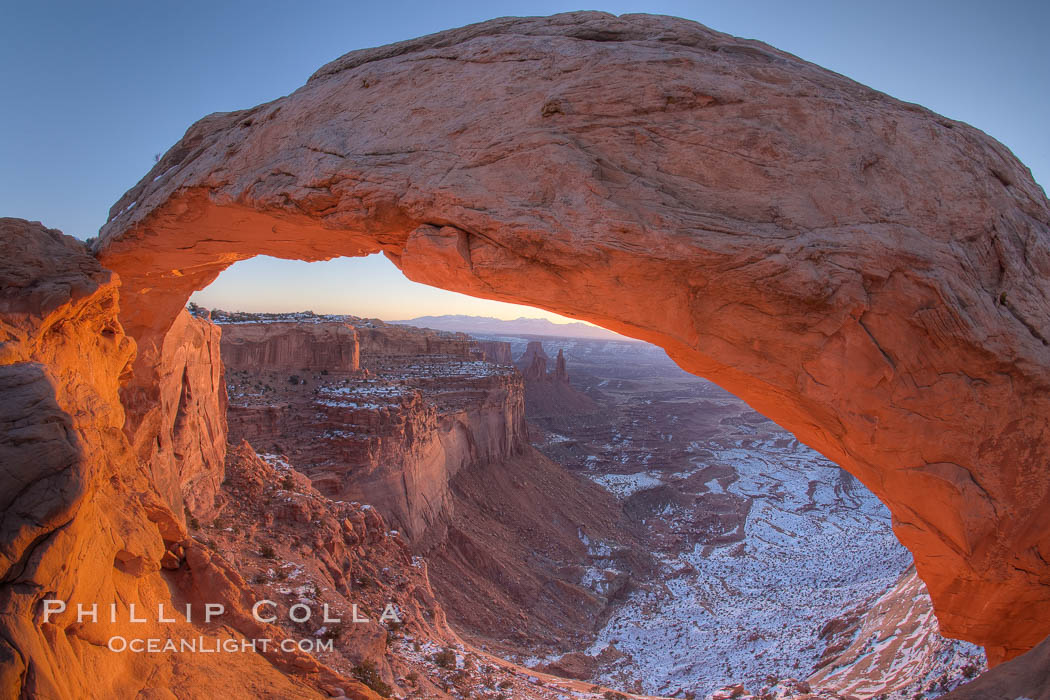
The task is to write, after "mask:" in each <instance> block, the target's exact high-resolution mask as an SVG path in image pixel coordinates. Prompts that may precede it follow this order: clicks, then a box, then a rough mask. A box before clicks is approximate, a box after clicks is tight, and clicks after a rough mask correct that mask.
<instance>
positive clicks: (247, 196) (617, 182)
mask: <svg viewBox="0 0 1050 700" xmlns="http://www.w3.org/2000/svg"><path fill="white" fill-rule="evenodd" d="M96 251H97V254H98V257H99V259H100V260H101V262H102V263H103V265H104V266H106V267H108V268H110V269H112V270H115V271H116V272H118V273H119V275H120V277H121V278H122V280H123V287H122V292H121V306H122V321H123V323H124V326H125V328H126V329H127V331H128V332H129V334H131V335H132V336H134V337H135V338H136V339H137V341H138V343H139V358H138V360H137V363H136V376H135V380H134V381H133V382H132V383H131V384H130V385H129V386H128V387H127V388H126V389H125V392H124V403H125V407H126V408H127V409H128V411H129V424H128V430H129V431H131V432H135V431H141V430H148V428H147V427H146V426H148V421H145V422H143V420H142V419H143V416H144V415H145V414H146V413H147V410H148V406H149V401H150V392H151V387H152V386H153V385H154V381H153V377H152V374H151V373H152V371H153V367H154V366H155V364H156V363H157V361H158V355H159V353H160V349H161V343H162V339H163V335H164V332H165V331H166V330H167V328H168V327H169V326H170V324H171V323H172V321H173V319H174V318H175V315H176V313H177V311H178V310H179V309H180V308H181V307H182V306H183V304H184V303H185V301H186V300H187V298H188V297H189V295H190V294H191V293H192V292H193V291H194V290H196V289H199V288H202V287H204V286H205V285H207V284H208V283H209V282H210V281H211V280H212V279H214V278H215V276H216V275H217V274H218V273H219V272H220V271H221V270H222V269H224V268H225V267H227V266H228V265H230V264H232V263H233V262H235V261H237V260H240V259H244V258H247V257H251V256H253V255H257V254H268V255H275V256H279V257H286V258H299V259H304V260H318V259H324V258H330V257H334V256H340V255H363V254H367V253H373V252H379V251H382V252H384V253H385V254H386V255H387V256H389V257H390V258H391V259H392V260H393V261H394V262H395V263H396V264H397V265H398V266H399V267H400V268H401V269H402V271H403V272H404V273H405V274H406V275H407V276H408V277H410V278H411V279H414V280H416V281H420V282H425V283H428V284H433V285H437V286H441V287H445V288H448V289H453V290H456V291H461V292H466V293H468V294H474V295H477V296H484V297H489V298H494V299H503V300H508V301H515V302H519V303H526V304H531V305H534V306H538V307H542V308H545V309H549V310H552V311H556V312H559V313H562V314H566V315H569V316H573V317H576V318H581V319H586V320H589V321H593V322H595V323H598V324H601V325H603V326H606V327H608V328H611V329H614V330H616V331H619V332H621V333H625V334H627V335H631V336H634V337H637V338H642V339H645V340H647V341H650V342H653V343H656V344H659V345H661V346H663V347H664V348H666V349H667V350H668V352H669V353H670V354H671V356H672V357H673V358H674V359H675V360H676V361H677V362H678V363H679V364H680V365H681V366H682V367H684V368H686V369H688V370H689V371H692V372H694V373H696V374H699V375H702V376H704V377H707V378H709V379H712V380H714V381H715V382H717V383H719V384H721V385H722V386H723V387H725V388H726V389H728V390H730V391H732V392H734V393H735V394H737V395H738V396H740V397H742V398H744V399H745V400H747V401H748V402H749V403H750V404H751V405H752V406H754V407H755V408H756V409H757V410H759V411H761V412H763V413H764V414H766V415H767V416H769V417H770V418H772V419H774V420H775V421H777V422H778V423H780V424H781V425H783V426H784V427H786V428H788V429H790V430H791V431H793V432H794V433H795V434H796V435H797V436H798V437H799V438H800V439H801V440H802V441H804V442H806V443H807V444H809V445H811V446H812V447H814V448H816V449H818V450H819V451H821V452H823V453H824V454H825V455H827V456H828V457H830V458H831V459H833V460H835V461H836V462H838V463H839V464H841V465H842V466H844V467H845V468H847V469H848V470H849V471H851V472H852V473H853V474H855V475H856V476H857V477H859V478H860V479H861V480H862V481H863V482H864V483H865V484H866V485H867V486H868V487H869V488H871V489H872V490H873V491H874V492H875V493H876V494H877V495H878V496H879V497H880V498H881V499H882V500H883V501H884V502H885V503H887V505H889V507H890V508H891V510H892V511H893V514H894V523H895V530H896V532H897V534H898V536H899V538H900V539H901V541H902V542H903V543H904V544H905V545H907V546H908V547H909V549H911V550H912V552H913V553H914V554H915V558H916V564H917V567H918V571H919V573H920V575H921V576H922V578H923V579H924V580H925V581H926V583H927V584H928V586H929V589H930V592H931V595H932V597H933V600H934V602H935V605H936V608H937V611H938V614H939V618H940V621H941V625H942V629H943V631H944V633H945V634H947V635H950V636H957V637H961V638H964V639H968V640H971V641H974V642H978V643H981V644H984V645H985V646H986V647H987V648H988V651H989V656H990V659H991V661H992V662H993V663H994V662H998V661H1001V660H1003V659H1007V658H1010V657H1012V656H1015V655H1017V654H1018V653H1020V652H1023V651H1025V650H1027V649H1029V648H1031V647H1032V646H1034V645H1035V644H1036V643H1038V642H1039V641H1040V640H1041V639H1042V638H1043V637H1045V636H1046V635H1047V634H1048V633H1050V509H1048V508H1046V502H1047V498H1048V495H1050V479H1048V477H1047V466H1048V458H1050V427H1048V424H1047V417H1048V416H1050V398H1048V397H1050V394H1048V389H1050V347H1048V345H1047V342H1048V339H1050V282H1048V278H1050V205H1048V202H1047V199H1046V197H1045V194H1044V193H1043V191H1042V190H1041V189H1040V188H1039V187H1038V185H1036V184H1035V183H1034V182H1033V180H1032V178H1031V175H1030V173H1029V172H1028V170H1027V169H1026V168H1025V167H1024V166H1023V165H1022V164H1021V163H1020V162H1018V161H1017V159H1016V158H1014V157H1013V155H1012V154H1011V153H1010V152H1009V151H1008V150H1007V149H1006V148H1004V147H1003V146H1002V145H1000V144H999V143H997V142H996V141H994V140H993V139H991V138H989V137H988V136H986V135H984V134H983V133H981V132H979V131H977V130H975V129H973V128H971V127H969V126H967V125H965V124H962V123H959V122H955V121H951V120H948V119H945V118H943V117H940V116H938V115H936V114H933V113H931V112H929V111H927V110H925V109H923V108H921V107H918V106H915V105H911V104H906V103H903V102H900V101H897V100H894V99H892V98H890V97H888V96H886V95H883V94H881V93H878V92H875V91H873V90H871V89H869V88H866V87H864V86H861V85H859V84H857V83H854V82H852V81H850V80H848V79H846V78H844V77H842V76H839V75H837V74H834V73H831V72H829V71H826V70H824V69H821V68H819V67H817V66H814V65H812V64H808V63H806V62H804V61H801V60H800V59H798V58H796V57H793V56H791V55H788V54H786V53H783V52H780V51H777V50H775V49H773V48H771V47H769V46H766V45H764V44H761V43H758V42H753V41H746V40H741V39H737V38H733V37H730V36H727V35H724V34H720V33H717V32H714V31H711V30H709V29H706V28H704V27H702V26H700V25H697V24H694V23H691V22H687V21H684V20H678V19H672V18H665V17H652V16H641V15H631V16H624V17H620V18H616V17H613V16H610V15H605V14H601V13H574V14H568V15H558V16H555V17H551V18H542V19H502V20H494V21H492V22H487V23H484V24H480V25H474V26H471V27H466V28H463V29H459V30H454V31H449V32H443V33H440V34H436V35H433V36H430V37H424V38H422V39H417V40H413V41H409V42H402V43H400V44H394V45H391V46H388V47H382V48H378V49H370V50H364V51H356V52H353V53H350V54H347V55H346V56H344V57H342V58H340V59H338V60H336V61H334V62H332V63H331V64H329V65H327V66H325V67H323V68H321V69H320V70H319V71H318V72H317V73H315V74H314V76H313V77H312V78H311V79H310V80H309V82H308V83H307V84H306V85H305V86H303V87H302V88H300V89H299V90H297V91H296V92H295V93H293V94H292V95H289V96H287V97H283V98H280V99H277V100H275V101H273V102H271V103H268V104H264V105H260V106H258V107H254V108H252V109H248V110H243V111H240V112H233V113H227V114H215V115H211V116H209V117H206V118H204V119H202V120H201V121H200V122H198V123H197V124H195V125H194V126H193V127H191V128H190V129H189V131H188V132H187V133H186V135H185V137H184V138H183V139H182V141H180V142H179V143H178V144H177V145H176V146H175V147H173V148H172V149H171V150H170V151H169V152H168V153H167V154H166V155H165V156H164V158H163V159H162V160H161V161H160V162H159V163H158V164H157V165H156V167H155V168H154V169H153V170H152V171H151V172H150V173H149V174H148V175H147V176H146V177H145V178H143V180H142V181H141V182H140V183H139V184H138V185H137V186H136V187H134V188H133V189H132V190H131V191H129V192H128V193H127V194H126V195H125V196H124V198H123V199H122V200H121V201H120V202H119V203H118V204H117V205H115V206H114V208H113V210H112V212H111V217H110V221H109V223H107V225H106V226H105V227H104V229H103V232H102V236H101V239H100V241H99V242H98V243H97V244H96Z"/></svg>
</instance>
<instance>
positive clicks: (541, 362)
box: [517, 340, 550, 382]
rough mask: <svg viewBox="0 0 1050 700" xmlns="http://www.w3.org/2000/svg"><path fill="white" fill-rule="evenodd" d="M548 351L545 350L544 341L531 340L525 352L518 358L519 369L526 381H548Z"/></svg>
mask: <svg viewBox="0 0 1050 700" xmlns="http://www.w3.org/2000/svg"><path fill="white" fill-rule="evenodd" d="M549 359H550V358H549V357H547V353H546V352H544V350H543V343H541V342H539V341H538V340H530V341H529V344H528V346H526V348H525V353H524V354H523V355H522V356H521V357H519V358H518V362H517V365H518V369H520V370H521V376H522V377H524V378H525V381H526V382H545V381H547V361H548V360H549Z"/></svg>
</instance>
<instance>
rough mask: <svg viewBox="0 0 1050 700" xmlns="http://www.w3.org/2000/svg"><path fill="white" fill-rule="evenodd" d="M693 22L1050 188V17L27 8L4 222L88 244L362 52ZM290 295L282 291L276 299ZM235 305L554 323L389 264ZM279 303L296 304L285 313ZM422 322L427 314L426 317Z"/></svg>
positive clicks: (237, 271)
mask: <svg viewBox="0 0 1050 700" xmlns="http://www.w3.org/2000/svg"><path fill="white" fill-rule="evenodd" d="M574 9H600V10H605V11H608V12H613V13H616V14H620V13H624V12H653V13H658V14H670V15H677V16H680V17H687V18H689V19H694V20H697V21H699V22H702V23H704V24H706V25H708V26H710V27H713V28H714V29H718V30H720V31H725V32H729V33H731V34H736V35H739V36H745V37H750V38H755V39H759V40H762V41H765V42H767V43H770V44H772V45H774V46H776V47H778V48H781V49H784V50H786V51H790V52H791V53H794V54H797V55H798V56H801V57H802V58H804V59H806V60H809V61H813V62H815V63H818V64H820V65H823V66H825V67H827V68H830V69H832V70H835V71H837V72H839V73H843V74H844V75H847V76H849V77H851V78H853V79H855V80H858V81H860V82H862V83H865V84H867V85H870V86H872V87H874V88H876V89H878V90H882V91H884V92H887V93H889V94H891V95H894V96H895V97H898V98H901V99H904V100H909V101H912V102H918V103H920V104H923V105H925V106H927V107H929V108H931V109H933V110H935V111H937V112H940V113H941V114H944V115H946V116H948V117H951V118H953V119H960V120H962V121H966V122H969V123H971V124H973V125H974V126H976V127H978V128H980V129H982V130H984V131H986V132H988V133H989V134H991V135H992V136H994V137H995V138H997V139H999V140H1000V141H1002V142H1003V143H1004V144H1005V145H1006V146H1008V147H1009V148H1010V149H1011V150H1013V152H1014V153H1015V154H1017V155H1018V157H1020V158H1021V160H1022V161H1024V162H1025V163H1026V164H1027V165H1028V166H1029V167H1030V168H1031V169H1032V172H1033V174H1034V176H1035V178H1036V180H1037V181H1038V182H1039V183H1040V184H1042V185H1043V186H1044V187H1045V186H1046V184H1047V183H1048V182H1050V129H1048V128H1047V124H1048V123H1050V41H1047V38H1046V37H1047V35H1048V33H1050V2H1046V1H1045V0H1043V1H1036V0H1012V1H1011V0H1004V1H1001V2H997V3H991V2H976V1H973V0H957V1H955V2H940V1H937V2H923V1H922V0H912V1H911V2H900V1H898V0H883V1H880V2H854V1H851V0H838V1H836V2H784V1H783V0H780V1H772V0H755V1H751V2H746V1H738V2H732V1H730V0H723V1H722V2H701V1H695V2H682V1H677V2H675V1H666V2H658V1H655V0H639V1H638V2H606V3H602V4H601V5H599V6H591V7H584V8H581V7H580V6H579V5H577V4H574V3H569V2H554V1H549V2H528V1H519V2H510V1H504V2H492V1H490V2H456V1H454V0H450V1H449V2H444V3H436V2H398V1H397V0H388V1H387V2H369V3H360V2H310V1H309V0H303V1H302V2H297V3H288V2H269V1H268V0H253V1H252V2H250V3H249V2H243V3H241V2H221V0H212V1H211V2H197V1H196V0H185V1H181V2H174V1H163V0H149V1H147V2H134V3H132V2H106V1H105V0H102V1H100V2H48V1H47V0H38V1H36V2H14V1H13V0H5V2H4V5H3V8H2V9H0V65H2V66H3V68H2V69H0V95H2V96H3V108H2V109H0V163H2V164H3V167H2V168H0V215H3V216H18V217H23V218H26V219H33V220H40V221H43V222H44V223H45V224H47V225H48V226H51V227H54V228H60V229H62V230H64V231H65V232H66V233H70V234H72V235H75V236H78V237H80V238H86V237H88V236H91V235H94V234H95V233H96V232H97V230H98V228H99V227H100V226H101V225H102V224H103V223H104V221H105V219H106V215H107V212H108V210H109V207H110V205H111V204H112V203H113V202H115V201H116V200H117V199H119V198H120V196H121V195H122V194H123V192H124V191H125V190H127V189H128V188H129V187H131V186H132V185H134V184H135V182H137V181H138V179H139V178H140V177H141V176H142V175H144V174H145V173H146V172H147V171H148V170H149V169H150V167H152V164H153V158H154V155H155V154H157V153H162V152H164V151H166V150H167V149H168V148H169V147H170V146H171V145H172V144H174V143H175V142H176V141H177V140H178V139H179V138H180V137H181V136H182V134H183V132H184V131H185V130H186V128H187V127H188V126H189V125H190V124H191V123H193V122H194V121H196V120H197V119H199V118H200V117H202V116H204V115H206V114H209V113H211V112H217V111H227V110H233V109H241V108H244V107H249V106H252V105H255V104H258V103H260V102H265V101H268V100H271V99H273V98H275V97H278V96H280V95H284V94H287V93H289V92H291V91H292V90H294V89H295V88H297V87H299V86H300V85H302V84H303V83H304V82H305V81H306V78H307V77H308V76H309V75H310V73H312V72H313V71H314V70H315V69H316V68H317V67H319V66H320V65H322V64H323V63H325V62H327V61H330V60H331V59H333V58H336V57H337V56H340V55H342V54H343V53H346V52H347V51H350V50H353V49H357V48H362V47H366V46H376V45H380V44H385V43H389V42H392V41H398V40H401V39H407V38H410V37H413V36H419V35H422V34H427V33H430V32H435V31H439V30H442V29H447V28H450V27H456V26H461V25H464V24H468V23H471V22H476V21H481V20H485V19H490V18H492V17H497V16H502V15H545V14H552V13H555V12H563V11H569V10H574ZM279 292H280V293H279ZM198 300H199V301H201V302H202V303H207V304H208V305H218V306H224V307H225V308H245V309H249V308H271V309H274V310H283V309H292V308H308V307H312V308H314V310H315V311H332V312H335V311H342V312H348V313H357V314H358V315H369V316H379V317H381V318H395V317H406V316H413V315H419V314H423V313H435V312H438V313H478V314H485V315H494V316H501V317H504V318H508V317H514V316H518V315H523V314H527V315H534V316H537V315H543V314H540V313H539V312H535V311H532V310H525V311H523V310H522V309H521V308H515V307H511V306H509V305H501V304H497V303H496V302H482V301H480V300H473V299H470V298H469V297H463V296H462V295H455V294H452V293H449V292H440V291H438V290H430V288H426V287H421V286H420V285H415V284H413V283H410V282H408V281H407V280H404V278H403V277H401V276H400V273H398V272H397V271H396V269H394V268H393V266H391V265H390V264H389V263H387V262H386V261H385V260H382V259H378V258H377V259H368V260H349V261H348V260H338V261H332V262H329V263H313V264H312V265H306V264H304V263H295V262H289V261H275V260H269V259H255V260H252V261H246V262H243V263H239V264H238V265H236V266H234V267H233V268H231V269H230V270H229V271H227V272H226V273H224V274H223V276H222V277H221V278H220V279H219V281H218V282H217V283H216V284H215V285H213V287H211V288H209V289H208V290H206V291H205V292H204V293H203V294H201V295H199V297H198ZM278 307H280V308H278ZM417 310H418V313H416V311H417Z"/></svg>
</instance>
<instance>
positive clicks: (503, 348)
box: [474, 340, 514, 365]
mask: <svg viewBox="0 0 1050 700" xmlns="http://www.w3.org/2000/svg"><path fill="white" fill-rule="evenodd" d="M474 344H475V346H476V347H477V348H478V350H479V351H480V352H481V359H483V360H485V361H486V362H491V363H493V364H496V365H512V364H514V358H513V356H512V355H511V351H510V343H507V342H504V341H502V340H475V341H474Z"/></svg>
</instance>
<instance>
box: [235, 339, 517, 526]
mask: <svg viewBox="0 0 1050 700" xmlns="http://www.w3.org/2000/svg"><path fill="white" fill-rule="evenodd" d="M353 323H354V324H355V326H356V327H357V328H358V329H359V330H360V338H361V355H362V363H363V364H362V368H363V369H365V370H366V371H367V374H368V376H359V375H356V374H354V373H348V372H347V371H345V368H343V369H340V368H339V367H338V366H335V365H333V366H329V367H315V368H314V369H315V370H318V371H320V370H323V371H324V374H319V373H311V374H304V375H302V376H299V375H296V379H297V381H298V382H301V383H297V384H295V385H290V384H289V382H288V375H287V371H288V370H287V369H286V366H293V367H294V366H297V364H301V363H297V362H296V360H295V359H294V356H289V357H288V358H287V362H284V361H283V360H282V361H278V362H276V363H274V364H271V363H270V362H269V361H268V360H267V358H265V357H262V356H255V357H253V361H252V362H251V363H250V365H247V366H245V367H243V368H239V369H234V367H237V366H238V364H237V362H235V361H233V360H232V359H231V361H230V362H229V363H228V364H229V366H230V367H231V371H230V374H229V380H230V386H231V392H232V400H231V405H230V411H229V420H230V434H231V436H232V437H233V439H235V440H242V439H243V440H247V441H248V442H249V443H251V444H252V445H253V446H254V447H256V448H257V449H259V450H260V451H264V452H266V451H274V452H278V453H286V454H288V455H290V456H291V457H292V459H293V460H294V461H295V463H296V464H297V465H299V466H300V468H301V469H303V470H304V471H305V472H306V473H307V474H309V476H310V478H311V479H312V480H313V482H314V484H315V486H317V487H318V488H319V489H321V490H322V491H323V492H324V493H326V494H328V495H329V496H332V497H334V498H338V499H341V500H358V501H362V502H365V503H369V504H372V505H374V506H376V507H378V508H379V509H380V510H382V511H383V512H384V513H385V514H387V517H388V518H389V519H390V521H391V522H392V524H393V526H394V527H396V528H398V529H399V530H401V531H402V532H403V533H404V536H405V538H406V539H407V540H408V541H409V542H410V543H412V544H413V545H414V546H420V545H421V543H422V541H423V540H424V538H425V537H426V538H427V540H428V541H429V542H434V541H440V540H441V539H442V538H443V537H444V531H443V529H442V528H443V526H444V522H445V521H447V519H448V514H449V511H450V509H451V508H452V495H451V491H450V482H451V480H452V479H453V477H454V476H455V475H456V474H457V473H458V472H459V471H460V470H462V469H464V468H468V467H471V466H473V465H477V464H482V463H487V462H503V461H505V460H507V459H508V458H510V457H511V456H513V455H516V454H518V453H520V452H522V451H523V450H525V449H526V447H527V440H526V429H525V413H524V387H523V385H522V381H521V377H520V376H519V375H518V374H517V373H516V372H514V371H513V370H512V369H509V368H506V367H497V366H494V365H490V364H487V363H485V362H482V361H477V360H470V359H468V358H470V357H472V356H473V355H474V354H475V352H476V351H477V348H476V347H475V346H474V344H473V341H471V340H470V339H469V338H467V337H466V336H462V335H461V334H455V335H453V334H437V333H435V332H434V331H429V330H422V329H417V328H413V327H410V326H397V325H386V324H383V323H382V322H375V321H371V320H367V321H366V320H362V319H356V320H354V321H353ZM302 326H304V327H305V330H304V328H300V327H298V325H297V324H295V323H272V322H267V323H259V324H250V323H238V324H235V325H227V326H224V328H225V329H226V333H227V335H226V337H227V338H229V337H231V336H233V337H245V336H250V337H255V336H257V335H258V334H260V333H265V334H266V337H267V338H268V339H269V341H270V342H271V343H274V344H278V345H281V346H288V347H290V346H291V345H292V344H293V341H292V340H288V339H285V338H284V336H285V335H287V336H291V337H294V338H300V337H302V336H304V334H314V335H317V336H318V337H321V336H325V337H327V336H330V335H331V334H332V331H331V329H332V328H346V326H345V325H344V324H343V323H342V322H309V323H303V324H302ZM229 350H233V351H234V352H238V351H239V350H238V348H237V346H235V345H233V344H232V343H228V342H224V343H223V353H224V356H225V354H226V353H227V351H229ZM289 363H290V364H289ZM434 525H440V526H441V527H438V528H437V529H436V530H434V531H433V532H430V530H431V528H432V526H434Z"/></svg>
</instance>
